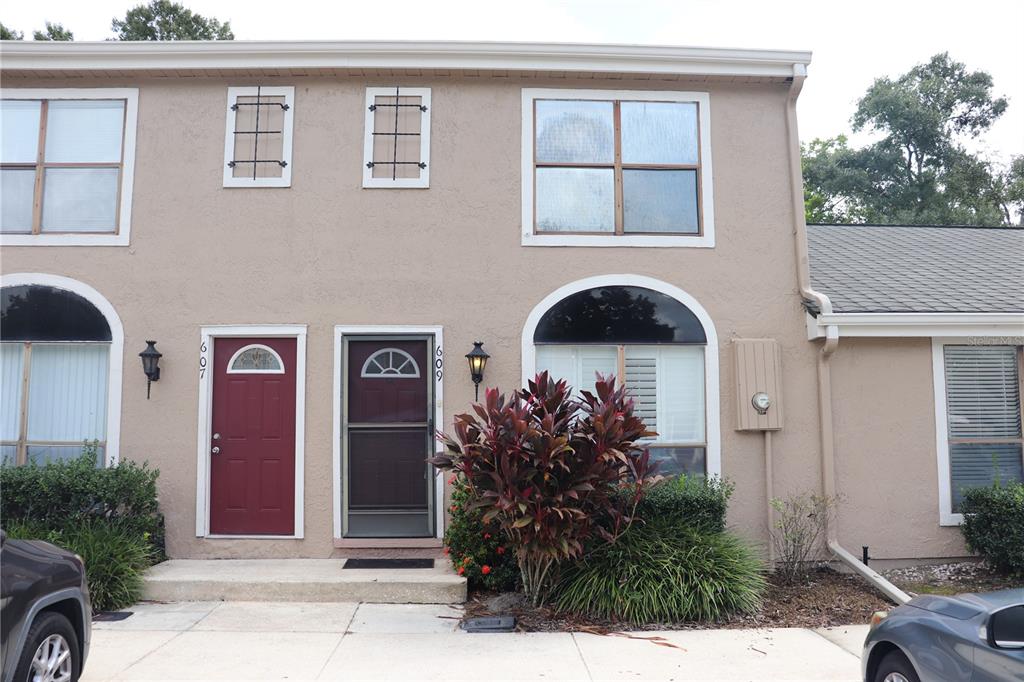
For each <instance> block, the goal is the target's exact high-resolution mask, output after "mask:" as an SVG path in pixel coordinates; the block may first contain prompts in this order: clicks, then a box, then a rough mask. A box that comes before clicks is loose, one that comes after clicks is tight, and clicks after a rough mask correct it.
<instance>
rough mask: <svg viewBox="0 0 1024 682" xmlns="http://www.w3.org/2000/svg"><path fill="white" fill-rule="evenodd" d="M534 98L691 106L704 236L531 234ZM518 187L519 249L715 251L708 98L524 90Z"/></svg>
mask: <svg viewBox="0 0 1024 682" xmlns="http://www.w3.org/2000/svg"><path fill="white" fill-rule="evenodd" d="M537 99H597V100H616V99H617V100H623V101H629V102H645V101H660V102H694V103H696V104H697V111H698V113H697V119H698V121H699V129H700V170H699V171H698V173H699V186H700V188H701V197H700V199H701V212H702V217H701V222H702V227H703V231H704V233H703V234H701V235H686V234H666V235H652V234H633V235H630V234H621V235H616V234H608V235H603V234H602V235H594V234H591V235H581V234H573V233H571V232H566V233H564V234H534V232H533V223H534V215H533V203H534V199H533V185H534V182H533V162H534V159H533V150H534V141H533V135H534V131H533V103H534V101H535V100H537ZM520 156H521V163H522V168H521V171H520V183H521V186H522V213H521V223H520V232H521V233H522V240H521V243H522V245H523V246H655V247H666V246H688V247H692V248H713V247H714V245H715V201H714V181H713V172H712V161H711V98H710V96H709V95H708V93H706V92H680V91H664V90H582V89H552V88H523V92H522V138H521V154H520Z"/></svg>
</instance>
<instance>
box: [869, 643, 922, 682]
mask: <svg viewBox="0 0 1024 682" xmlns="http://www.w3.org/2000/svg"><path fill="white" fill-rule="evenodd" d="M873 682H921V678H920V677H918V676H917V671H915V670H914V666H913V664H912V663H911V662H910V659H908V658H907V656H906V654H904V653H903V652H902V651H890V652H889V653H887V654H886V655H885V656H884V657H883V658H882V661H881V662H880V663H879V664H878V669H877V670H875V679H874V680H873Z"/></svg>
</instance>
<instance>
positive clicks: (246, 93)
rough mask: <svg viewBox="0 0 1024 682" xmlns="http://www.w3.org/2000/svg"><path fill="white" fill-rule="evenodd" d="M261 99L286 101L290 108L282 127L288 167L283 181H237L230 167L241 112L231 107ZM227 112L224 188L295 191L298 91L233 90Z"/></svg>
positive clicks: (281, 87) (283, 88) (278, 88)
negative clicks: (294, 133)
mask: <svg viewBox="0 0 1024 682" xmlns="http://www.w3.org/2000/svg"><path fill="white" fill-rule="evenodd" d="M257 91H258V92H259V94H260V96H263V95H266V96H267V97H284V102H285V104H287V105H288V108H287V109H285V111H284V119H283V120H284V122H283V125H282V127H281V135H282V140H281V160H282V161H284V162H285V163H286V164H287V165H285V167H284V168H283V169H282V170H281V177H279V178H249V177H245V178H236V177H235V176H234V169H233V168H232V167H231V166H229V165H228V163H229V162H230V161H232V160H233V159H234V158H235V116H236V114H237V113H238V112H236V111H234V110H233V109H232V108H231V107H232V106H234V104H235V102H237V101H238V98H239V97H255V96H256V93H257ZM225 110H226V111H227V114H226V118H225V124H224V186H225V187H291V186H292V130H293V121H294V118H295V88H294V87H292V86H290V85H275V86H260V87H259V88H257V87H255V86H252V87H229V88H228V100H227V105H226V106H225Z"/></svg>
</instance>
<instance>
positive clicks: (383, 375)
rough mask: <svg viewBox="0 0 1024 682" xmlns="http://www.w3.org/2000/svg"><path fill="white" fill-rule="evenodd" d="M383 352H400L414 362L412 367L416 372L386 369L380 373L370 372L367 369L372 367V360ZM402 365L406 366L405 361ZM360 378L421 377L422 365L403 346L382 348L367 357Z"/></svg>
mask: <svg viewBox="0 0 1024 682" xmlns="http://www.w3.org/2000/svg"><path fill="white" fill-rule="evenodd" d="M382 353H398V354H399V355H401V356H403V357H404V358H405V359H406V360H408V361H409V362H411V363H412V368H413V370H414V373H413V374H400V373H398V372H391V373H388V372H386V371H382V372H381V373H380V374H368V373H367V370H368V369H369V367H370V361H371V360H373V359H374V358H375V357H377V356H378V355H381V354H382ZM378 364H379V363H378ZM402 366H403V367H404V366H405V363H403V364H402ZM359 378H360V379H419V378H420V366H419V364H418V363H417V362H416V359H415V358H413V356H411V355H409V354H408V353H406V352H405V351H404V350H402V349H401V348H381V349H380V350H379V351H377V352H376V353H374V354H373V355H371V356H370V357H368V358H366V362H364V363H363V368H362V369H361V370H360V372H359Z"/></svg>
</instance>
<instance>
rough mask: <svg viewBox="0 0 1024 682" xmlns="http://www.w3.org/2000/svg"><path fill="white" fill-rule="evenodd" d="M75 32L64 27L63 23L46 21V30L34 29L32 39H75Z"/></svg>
mask: <svg viewBox="0 0 1024 682" xmlns="http://www.w3.org/2000/svg"><path fill="white" fill-rule="evenodd" d="M74 39H75V36H74V34H73V33H72V32H71V31H69V30H68V29H66V28H64V25H63V24H51V23H50V22H46V30H45V31H33V32H32V40H74Z"/></svg>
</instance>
